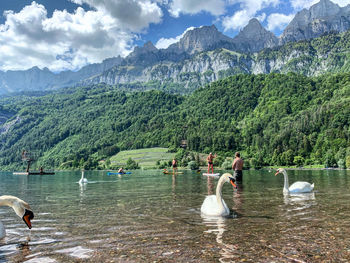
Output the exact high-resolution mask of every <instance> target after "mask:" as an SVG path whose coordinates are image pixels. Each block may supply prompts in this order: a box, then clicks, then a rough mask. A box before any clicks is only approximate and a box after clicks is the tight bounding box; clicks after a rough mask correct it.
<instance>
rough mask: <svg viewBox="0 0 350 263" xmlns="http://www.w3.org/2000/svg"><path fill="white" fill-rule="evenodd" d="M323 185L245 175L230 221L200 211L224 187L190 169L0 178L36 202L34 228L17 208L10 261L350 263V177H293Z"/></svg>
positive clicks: (4, 216) (228, 197) (227, 190)
mask: <svg viewBox="0 0 350 263" xmlns="http://www.w3.org/2000/svg"><path fill="white" fill-rule="evenodd" d="M288 174H289V181H290V182H291V183H292V182H294V181H297V180H299V181H300V180H301V181H308V182H314V183H315V192H314V193H313V194H306V195H297V196H287V197H284V196H283V194H282V188H283V175H278V176H276V177H275V176H274V172H269V171H245V172H244V182H243V185H240V186H239V189H238V190H233V189H232V186H231V185H230V184H225V185H224V188H223V197H224V199H225V201H226V203H227V205H228V206H229V207H230V208H231V209H232V210H233V211H234V212H235V213H234V215H233V216H232V217H230V218H205V217H202V216H201V213H200V207H201V204H202V202H203V200H204V199H205V196H206V195H207V194H208V193H209V194H212V193H215V187H216V183H217V179H214V178H207V177H205V176H202V175H200V174H197V173H192V172H190V171H188V172H185V174H179V175H175V176H173V175H171V174H170V175H163V174H162V173H161V172H160V171H134V172H133V174H132V175H123V176H120V177H119V176H117V175H113V176H108V175H107V174H106V172H86V176H87V178H88V180H89V183H88V184H87V185H85V186H80V185H79V184H78V183H77V182H78V181H79V179H80V176H81V174H80V172H59V173H57V174H56V175H41V176H40V175H31V176H22V175H12V174H11V173H1V174H0V195H5V194H6V195H15V196H17V197H19V198H21V199H23V200H25V201H27V202H28V203H29V204H30V205H31V207H32V209H33V212H34V214H35V218H34V220H33V222H32V224H33V228H32V230H29V229H28V228H27V227H26V226H25V224H24V222H23V221H22V219H20V218H19V217H17V216H16V214H15V213H14V211H13V210H12V209H11V208H8V207H1V208H0V220H1V221H2V222H3V223H4V225H5V227H6V229H7V230H6V231H7V236H6V238H5V239H3V240H0V262H31V263H32V262H241V261H246V262H293V260H295V262H350V191H349V189H350V171H331V170H322V171H307V170H305V171H304V170H303V171H288Z"/></svg>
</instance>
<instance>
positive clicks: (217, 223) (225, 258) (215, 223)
mask: <svg viewBox="0 0 350 263" xmlns="http://www.w3.org/2000/svg"><path fill="white" fill-rule="evenodd" d="M201 217H202V219H203V223H204V224H205V225H206V226H207V227H208V230H205V231H204V233H209V234H214V235H216V242H217V244H218V248H219V249H220V251H219V253H220V255H221V257H220V260H219V261H220V262H231V260H232V259H234V258H235V253H234V252H235V251H236V247H235V246H234V245H232V244H230V243H225V242H224V240H223V235H224V233H225V232H226V230H227V222H229V220H232V219H229V218H225V217H212V216H206V215H204V214H202V215H201Z"/></svg>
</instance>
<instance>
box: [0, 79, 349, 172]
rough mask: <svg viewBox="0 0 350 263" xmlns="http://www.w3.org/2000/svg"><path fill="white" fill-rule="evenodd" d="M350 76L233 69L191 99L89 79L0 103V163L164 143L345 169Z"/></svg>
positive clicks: (255, 162) (53, 162)
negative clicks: (26, 154)
mask: <svg viewBox="0 0 350 263" xmlns="http://www.w3.org/2000/svg"><path fill="white" fill-rule="evenodd" d="M349 105H350V73H340V74H336V75H324V76H320V77H313V78H309V77H305V76H303V75H297V74H294V73H288V74H269V75H236V76H232V77H229V78H226V79H224V80H220V81H217V82H214V83H212V84H210V85H208V86H206V87H202V88H200V89H198V90H196V91H195V92H193V93H192V94H190V95H176V94H175V95H174V94H169V93H166V92H161V91H155V90H153V91H145V92H126V91H121V90H120V89H118V88H117V87H111V86H106V85H95V86H89V87H79V88H66V89H62V90H59V91H56V92H54V93H50V94H42V95H40V94H36V96H29V95H28V94H27V95H19V96H13V97H7V98H2V99H1V100H0V115H3V116H7V117H9V119H8V120H7V122H5V123H4V124H1V125H0V168H1V169H2V170H5V169H18V168H20V167H23V163H22V160H21V152H22V151H23V150H24V149H26V150H30V151H31V152H33V153H35V154H36V155H37V156H36V157H37V158H38V164H39V165H43V166H44V167H45V168H60V169H62V168H66V169H71V168H74V167H81V166H83V165H84V166H85V167H87V168H90V169H92V168H96V167H97V166H98V162H99V161H100V160H102V159H108V158H109V157H110V156H112V155H114V154H116V153H117V152H119V151H120V150H125V149H136V148H146V147H155V146H162V147H169V148H171V149H173V150H176V149H177V148H178V147H179V145H180V142H181V140H183V139H186V140H187V142H188V149H189V150H192V151H197V152H204V153H206V152H209V151H212V152H217V153H218V154H219V155H220V156H222V157H226V156H232V155H233V153H234V152H235V151H241V152H242V155H243V157H244V158H245V159H246V160H248V161H249V162H247V163H249V164H250V165H251V166H253V167H261V166H263V165H293V164H296V165H304V164H322V165H325V166H326V167H342V168H345V167H346V165H348V167H349V166H350V126H349V124H350V106H349Z"/></svg>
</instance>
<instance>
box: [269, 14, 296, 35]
mask: <svg viewBox="0 0 350 263" xmlns="http://www.w3.org/2000/svg"><path fill="white" fill-rule="evenodd" d="M293 18H294V14H290V15H285V14H280V13H273V14H270V15H269V17H268V18H267V29H268V30H270V31H274V30H275V29H279V30H283V29H284V28H285V27H286V26H287V25H288V24H289V22H290V21H292V19H293Z"/></svg>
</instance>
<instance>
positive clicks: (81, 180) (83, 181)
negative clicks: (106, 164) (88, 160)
mask: <svg viewBox="0 0 350 263" xmlns="http://www.w3.org/2000/svg"><path fill="white" fill-rule="evenodd" d="M87 183H88V179H86V178H85V177H84V170H83V171H81V178H80V180H79V184H87Z"/></svg>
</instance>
